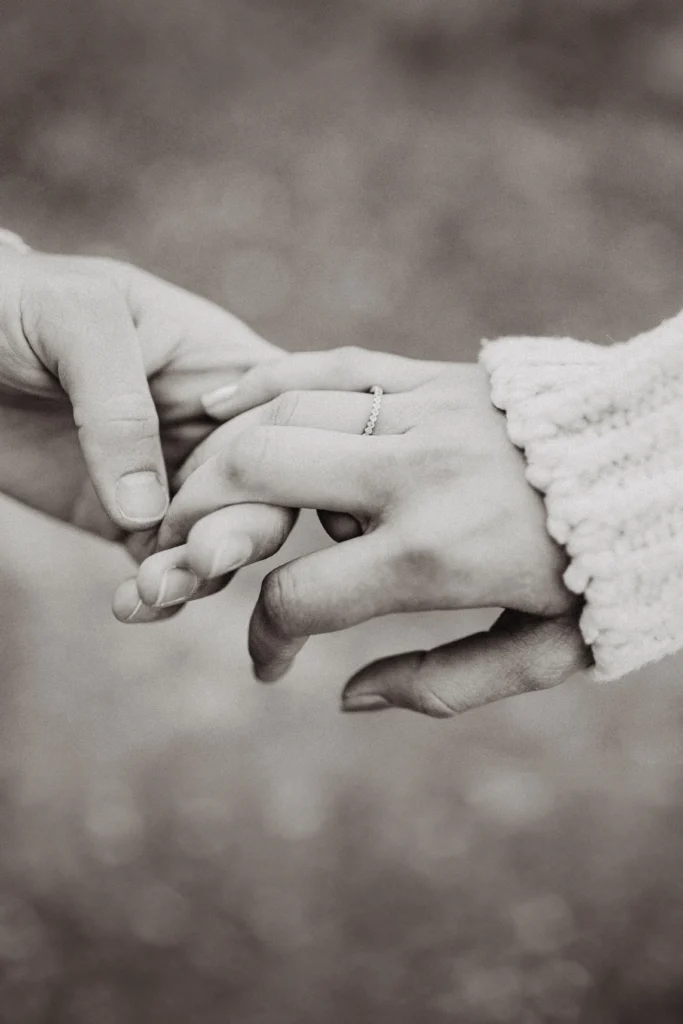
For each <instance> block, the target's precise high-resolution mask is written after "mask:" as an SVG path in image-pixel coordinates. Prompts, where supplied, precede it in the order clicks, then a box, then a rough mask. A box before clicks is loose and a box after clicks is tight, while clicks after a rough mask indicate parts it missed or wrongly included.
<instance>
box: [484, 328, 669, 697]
mask: <svg viewBox="0 0 683 1024" xmlns="http://www.w3.org/2000/svg"><path fill="white" fill-rule="evenodd" d="M481 362H482V363H483V365H484V367H485V369H486V370H487V372H488V373H489V375H490V379H491V393H492V400H493V403H494V405H496V406H497V407H498V408H499V409H502V410H503V411H504V412H505V413H506V417H507V424H508V433H509V436H510V439H511V441H512V442H513V443H514V444H515V445H517V446H518V447H519V448H521V449H522V450H523V451H524V453H525V456H526V461H527V477H528V479H529V482H530V483H531V484H532V485H533V486H534V487H536V488H537V489H538V490H539V491H541V492H542V493H543V495H544V496H545V503H546V509H547V523H548V530H549V532H550V534H551V535H552V537H554V539H555V540H556V541H557V542H558V543H560V544H562V545H563V546H564V547H565V549H566V551H567V553H568V555H569V558H570V563H569V567H568V569H567V571H566V573H565V577H564V579H565V583H566V585H567V587H568V588H569V589H570V590H572V591H573V592H574V593H576V594H582V595H583V596H584V599H585V605H584V610H583V613H582V616H581V623H580V625H581V631H582V634H583V637H584V639H585V641H586V643H587V644H589V645H590V646H591V647H592V650H593V655H594V659H595V669H594V676H595V678H597V679H601V680H608V679H616V678H618V677H619V676H622V675H624V674H625V673H627V672H630V671H632V670H633V669H637V668H640V667H641V666H642V665H645V664H646V663H647V662H650V661H654V660H656V659H658V658H661V657H663V656H664V655H666V654H671V653H672V652H674V651H676V650H678V649H679V648H681V647H683V313H682V314H679V315H678V316H677V317H675V318H674V319H672V320H668V321H665V322H664V323H663V324H661V325H660V326H659V327H657V328H655V330H652V331H648V332H647V333H645V334H641V335H638V336H637V337H635V338H633V339H632V340H631V341H628V342H625V343H620V344H613V345H610V346H601V345H594V344H591V343H588V342H579V341H574V340H573V339H570V338H501V339H499V340H498V341H492V342H485V343H484V348H483V349H482V353H481Z"/></svg>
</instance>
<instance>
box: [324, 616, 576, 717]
mask: <svg viewBox="0 0 683 1024" xmlns="http://www.w3.org/2000/svg"><path fill="white" fill-rule="evenodd" d="M591 663H592V658H591V654H590V649H589V648H587V647H586V646H585V644H584V642H583V639H582V637H581V633H580V631H579V629H578V626H577V624H576V621H575V619H573V618H570V617H562V618H557V619H549V620H540V619H537V618H535V617H532V616H529V615H522V614H521V613H517V612H504V613H503V615H501V617H500V618H499V619H498V620H497V621H496V623H495V624H494V626H493V627H492V628H491V630H489V631H488V632H485V633H476V634H475V635H474V636H468V637H465V638H464V639H463V640H457V641H455V643H452V644H446V646H444V647H437V648H435V649H434V650H432V651H411V652H410V653H407V654H398V655H395V656H394V657H391V658H383V659H382V660H381V661H376V662H374V663H373V664H371V665H367V666H366V667H365V668H363V669H361V671H360V672H358V673H357V674H356V675H355V676H354V677H353V678H352V679H351V680H350V681H349V682H348V683H347V685H346V687H345V689H344V693H343V696H342V710H344V711H377V710H382V709H384V708H389V707H396V708H408V709H409V710H411V711H418V712H419V713H421V714H424V715H429V716H431V717H432V718H450V717H452V716H453V715H455V714H459V713H460V712H461V711H468V710H470V709H471V708H477V707H480V706H481V705H483V704H489V703H490V702H491V701H495V700H501V699H502V698H503V697H512V696H515V695H516V694H521V693H528V692H530V691H533V690H542V689H546V688H548V687H551V686H556V685H557V684H558V683H561V682H563V681H564V680H565V679H567V678H568V677H569V676H571V675H573V674H574V673H575V672H578V671H580V670H581V669H584V668H587V667H588V666H589V665H590V664H591Z"/></svg>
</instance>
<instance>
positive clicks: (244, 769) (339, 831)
mask: <svg viewBox="0 0 683 1024" xmlns="http://www.w3.org/2000/svg"><path fill="white" fill-rule="evenodd" d="M0 24H1V27H2V31H1V32H0V118H1V131H0V211H1V221H2V224H3V225H4V226H6V227H9V228H12V229H14V230H15V231H19V232H20V233H22V234H24V235H25V236H26V238H27V239H28V240H29V241H30V242H31V243H32V244H33V245H35V246H37V247H42V248H47V249H55V250H61V251H67V252H80V253H92V254H109V255H113V256H117V257H120V258H123V259H126V260H130V261H132V262H134V263H137V264H140V265H142V266H144V267H146V268H147V269H149V270H151V271H154V272H156V273H158V274H161V275H163V276H165V277H168V278H170V279H172V280H174V281H176V282H178V283H180V284H183V285H185V286H186V287H189V288H192V289H196V290H197V291H199V292H201V293H202V294H204V295H207V296H209V297H211V298H213V299H215V300H216V301H218V302H220V303H222V304H225V305H227V306H229V307H230V308H231V309H232V310H234V311H235V312H236V313H237V314H239V315H240V316H242V317H244V318H246V319H247V320H248V321H249V322H250V323H251V324H252V325H253V326H254V327H255V328H256V329H258V330H259V331H261V332H262V333H263V334H265V335H266V336H268V337H269V338H270V339H272V340H273V341H276V342H278V343H280V344H282V345H283V346H285V347H288V348H292V349H297V348H320V347H329V346H333V345H337V344H347V343H353V344H362V345H369V346H373V347H378V348H386V349H392V350H398V351H401V352H404V353H408V354H416V355H422V356H433V357H438V358H442V359H443V358H456V359H470V358H472V357H474V355H475V354H476V351H477V348H478V345H479V339H480V338H481V337H482V336H489V337H490V336H495V335H496V334H498V333H511V332H544V333H545V332H547V333H563V334H571V335H574V336H578V337H582V338H590V339H593V340H597V341H608V340H610V339H618V338H625V337H628V336H629V335H630V334H632V333H634V332H636V331H637V330H640V329H643V328H646V327H648V326H651V325H654V323H655V322H657V321H658V320H659V319H661V318H662V317H664V316H667V315H671V314H673V313H674V312H676V311H677V310H678V309H679V308H680V307H681V305H683V285H682V283H681V282H682V281H683V198H682V196H683V11H681V5H680V3H679V2H677V0H545V2H544V0H63V2H62V3H54V2H53V0H4V2H3V4H2V8H1V11H0ZM0 529H1V531H2V542H0V561H1V565H2V568H1V572H0V577H1V582H0V594H1V597H2V605H1V608H2V623H3V625H2V654H3V672H2V687H1V689H0V823H1V827H2V841H1V842H0V1020H1V1021H2V1022H3V1024H4V1022H8V1024H32V1022H36V1024H39V1022H40V1024H42V1022H49V1024H137V1022H149V1021H152V1020H158V1021H162V1022H164V1024H181V1022H182V1024H188V1022H192V1024H219V1022H220V1024H225V1022H230V1024H321V1022H325V1024H342V1022H344V1024H346V1022H347V1021H356V1022H373V1024H379V1022H387V1024H389V1022H391V1024H416V1022H417V1021H420V1022H422V1021H425V1022H433V1024H445V1022H456V1024H489V1022H491V1024H495V1022H503V1024H504V1022H514V1024H546V1022H549V1024H552V1022H581V1024H613V1022H614V1024H616V1022H619V1024H621V1022H624V1024H628V1022H633V1024H642V1022H643V1021H645V1020H647V1021H648V1022H653V1024H668V1022H672V1024H673V1022H679V1021H680V1020H682V1019H683V972H682V970H681V968H682V961H681V947H682V940H683V881H682V880H681V863H682V861H683V732H682V726H683V704H682V700H681V687H680V676H681V662H680V661H679V660H678V661H677V660H675V659H673V660H669V661H668V662H666V663H665V664H663V665H660V666H658V667H657V668H655V669H652V670H648V671H646V672H642V673H640V675H639V676H636V677H633V678H631V679H629V680H627V681H625V682H623V683H621V684H617V685H613V686H611V687H602V688H601V687H596V686H592V685H590V684H587V683H586V682H582V681H581V680H579V681H575V682H572V683H569V684H567V685H565V686H564V687H561V688H559V689H557V690H555V691H549V692H546V693H538V694H533V695H529V696H527V697H523V698H518V699H517V700H514V701H511V702H508V703H503V704H501V705H498V706H492V707H489V708H486V709H483V710H481V711H476V712H473V713H470V714H468V715H465V716H463V717H462V718H460V719H459V720H457V721H453V722H450V723H434V722H427V721H422V720H419V719H418V718H417V717H410V716H408V715H402V714H400V713H396V714H387V715H386V716H383V715H376V716H369V717H368V718H363V717H362V716H355V717H352V718H351V719H350V720H348V719H346V720H345V719H343V718H342V716H341V715H340V714H339V713H338V711H337V706H338V696H339V692H340V688H341V686H342V684H343V682H344V681H345V679H346V678H347V676H348V675H349V674H350V673H351V672H352V671H353V670H355V669H356V668H357V667H359V666H360V665H361V664H363V663H364V662H365V661H367V660H369V659H371V658H373V657H377V656H380V655H383V654H386V653H390V652H393V651H396V650H400V649H406V648H411V647H414V646H417V645H427V644H428V645H431V644H435V643H438V642H443V641H445V640H447V639H450V638H452V637H454V636H457V635H460V634H463V633H466V632H468V631H471V630H472V629H474V628H479V627H481V625H482V623H485V622H486V621H488V619H487V617H486V616H482V615H480V614H463V615H442V614H439V615H432V616H415V617H411V618H405V619H402V620H400V621H399V620H396V619H386V620H382V621H380V622H377V623H374V624H371V625H368V626H364V627H360V628H358V629H356V630H354V631H353V632H350V633H348V634H346V635H339V636H334V637H331V638H321V639H317V640H315V641H313V642H311V643H310V645H309V646H308V648H307V650H306V653H305V654H304V655H303V656H302V657H301V659H300V663H299V665H298V667H297V669H296V671H295V672H294V673H293V676H292V677H291V679H289V680H288V681H286V682H284V683H282V684H280V686H278V687H277V688H273V689H263V688H259V687H258V686H257V685H256V684H255V683H254V682H253V681H252V680H251V678H250V675H249V667H248V660H247V655H246V644H245V628H246V623H247V620H248V615H249V610H250V606H251V605H252V604H253V601H254V599H255V596H256V593H257V590H258V585H259V579H260V577H261V576H262V574H263V571H264V570H263V567H256V568H255V569H252V570H249V571H246V572H244V573H242V574H240V576H239V578H238V579H237V580H236V582H235V583H234V585H233V586H232V587H231V588H230V589H229V591H227V592H226V593H225V594H223V595H222V596H220V597H218V598H214V599H213V600H212V601H209V602H204V603H201V604H200V605H198V606H196V607H193V608H190V609H189V610H187V611H186V612H184V613H183V615H182V616H181V618H180V619H178V620H173V622H172V623H171V624H166V625H161V626H156V627H154V628H150V629H146V628H139V629H132V628H126V627H123V626H120V625H118V624H117V623H116V622H114V621H113V618H112V616H111V614H110V611H109V603H110V598H111V594H112V592H113V590H114V588H115V585H116V584H117V583H118V582H119V580H121V579H122V578H124V577H125V576H126V575H127V574H128V571H129V570H128V567H127V564H126V559H125V558H124V556H123V554H122V553H121V552H119V551H118V550H116V549H114V548H112V547H108V546H107V545H105V544H103V543H100V542H97V541H94V540H92V539H90V538H89V537H84V536H80V535H77V534H76V533H74V532H70V531H69V530H68V529H66V528H63V527H58V526H54V525H52V524H49V523H46V522H45V521H43V520H41V519H40V518H39V517H38V516H36V515H34V514H33V513H28V512H26V511H24V510H22V509H20V508H19V507H18V506H15V505H10V504H9V503H6V504H4V505H3V506H2V507H1V508H0ZM319 542H320V534H319V533H318V532H316V528H315V527H314V526H312V525H311V524H310V523H308V524H303V527H302V529H300V530H299V532H298V535H297V536H296V537H295V538H293V540H292V542H291V543H290V545H289V547H288V549H287V551H286V554H292V553H293V552H296V551H300V550H302V549H305V548H306V547H307V546H310V545H311V544H312V543H316V544H317V543H319Z"/></svg>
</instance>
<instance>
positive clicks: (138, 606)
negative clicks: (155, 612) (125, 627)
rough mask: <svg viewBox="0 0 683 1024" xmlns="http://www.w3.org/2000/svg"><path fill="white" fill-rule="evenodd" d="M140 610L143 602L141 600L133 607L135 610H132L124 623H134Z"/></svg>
mask: <svg viewBox="0 0 683 1024" xmlns="http://www.w3.org/2000/svg"><path fill="white" fill-rule="evenodd" d="M142 608H143V602H142V598H140V599H139V601H138V603H137V604H136V605H135V608H133V611H132V612H131V613H130V615H127V616H126V619H125V621H126V622H135V620H136V618H137V616H138V614H139V613H140V611H141V610H142Z"/></svg>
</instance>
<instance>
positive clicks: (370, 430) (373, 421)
mask: <svg viewBox="0 0 683 1024" xmlns="http://www.w3.org/2000/svg"><path fill="white" fill-rule="evenodd" d="M370 394H371V395H372V409H371V410H370V415H369V416H368V422H367V423H366V424H365V427H364V429H363V437H370V435H371V434H374V432H375V427H376V425H377V418H378V416H379V410H380V409H381V407H382V395H383V394H384V391H383V390H382V388H381V387H380V386H379V384H373V386H372V387H371V388H370Z"/></svg>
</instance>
